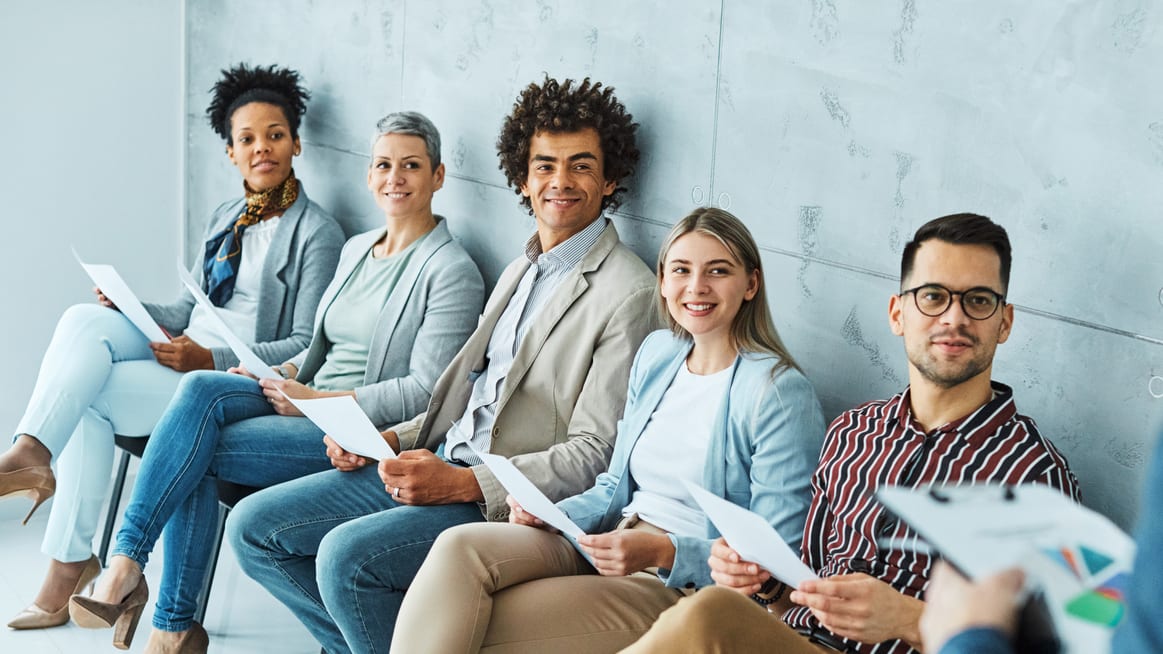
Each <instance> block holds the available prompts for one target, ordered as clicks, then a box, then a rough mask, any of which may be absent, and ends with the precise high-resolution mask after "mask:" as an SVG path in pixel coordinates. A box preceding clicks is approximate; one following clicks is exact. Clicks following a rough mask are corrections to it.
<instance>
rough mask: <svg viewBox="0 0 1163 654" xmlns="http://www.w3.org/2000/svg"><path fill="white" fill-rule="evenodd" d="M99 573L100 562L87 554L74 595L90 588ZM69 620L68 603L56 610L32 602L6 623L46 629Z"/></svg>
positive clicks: (19, 626)
mask: <svg viewBox="0 0 1163 654" xmlns="http://www.w3.org/2000/svg"><path fill="white" fill-rule="evenodd" d="M99 574H101V562H100V561H98V560H97V556H96V555H91V556H89V560H88V561H86V562H85V568H84V569H83V570H81V576H80V577H79V578H78V579H77V587H76V588H74V589H73V594H74V595H80V594H81V593H83V592H85V590H86V589H91V588H92V586H93V581H94V580H95V579H97V575H99ZM68 621H69V603H68V602H65V605H64V606H62V607H61V608H60V609H58V610H56V611H45V610H44V609H42V608H40V607H39V606H37V605H36V604H32V605H31V606H29V607H28V608H27V609H24V610H23V611H21V612H20V613H18V614H16V617H15V618H12V621H11V622H9V623H8V628H9V629H48V628H49V627H59V626H61V625H63V624H66V623H68Z"/></svg>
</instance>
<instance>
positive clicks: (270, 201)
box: [202, 169, 299, 307]
mask: <svg viewBox="0 0 1163 654" xmlns="http://www.w3.org/2000/svg"><path fill="white" fill-rule="evenodd" d="M242 187H243V189H244V190H245V191H246V211H244V212H243V213H242V215H241V216H239V217H238V220H236V221H235V222H234V224H233V225H231V226H230V227H227V228H225V229H223V230H222V231H220V232H218V233H217V234H215V235H214V236H213V237H211V238H210V240H209V241H207V242H206V256H205V257H204V258H203V260H202V272H203V278H204V279H205V280H206V286H207V289H208V291H207V293H206V294H207V295H209V296H210V300H211V301H212V302H213V303H214V306H217V307H221V306H225V305H226V302H227V301H229V300H230V298H231V296H233V295H234V280H235V278H236V277H238V264H239V262H241V261H242V233H243V232H245V231H246V228H247V227H250V226H251V225H254V224H255V223H258V222H259V221H261V220H262V219H263V218H266V217H267V216H271V215H274V214H277V213H282V212H284V211H286V210H287V207H289V206H291V205H292V204H294V203H295V200H297V199H298V198H299V181H298V180H297V179H295V171H294V169H292V170H291V174H290V175H288V176H287V178H286V179H285V180H283V182H282V183H281V184H279V185H277V186H274V187H272V188H269V189H267V190H265V191H254V190H252V189H251V188H250V186H249V185H248V184H247V183H246V182H245V181H243V182H242Z"/></svg>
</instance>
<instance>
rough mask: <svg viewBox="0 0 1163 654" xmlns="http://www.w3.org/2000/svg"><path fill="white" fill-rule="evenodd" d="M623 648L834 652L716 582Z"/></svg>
mask: <svg viewBox="0 0 1163 654" xmlns="http://www.w3.org/2000/svg"><path fill="white" fill-rule="evenodd" d="M622 652H623V654H648V653H654V652H657V653H659V654H675V653H676V652H691V653H692V654H694V653H698V654H726V653H727V652H746V653H750V652H771V653H772V654H821V652H832V650H829V649H826V648H824V647H821V646H819V645H816V644H814V643H812V642H809V641H808V639H807V638H805V637H803V636H801V635H800V634H799V633H797V632H796V631H795V630H794V629H792V628H791V627H789V626H787V625H786V624H784V622H783V620H780V619H779V616H777V615H774V614H772V613H768V612H767V609H765V608H763V607H762V606H760V605H759V604H757V603H755V602H754V601H752V600H751V598H749V597H746V596H744V595H741V594H739V593H737V592H735V591H733V590H728V589H726V588H719V587H715V586H712V587H710V588H704V589H702V590H700V591H699V592H698V593H696V594H695V595H694V596H693V597H689V598H687V599H684V600H683V601H681V602H679V603H678V604H675V605H674V607H673V608H670V609H667V610H666V611H665V612H664V613H663V614H662V615H661V616H659V618H658V620H657V621H656V622H655V623H654V626H653V627H652V628H651V629H650V631H649V632H648V633H647V634H646V635H645V636H643V637H642V638H641V639H640V640H639V641H638V642H636V643H634V644H633V645H631V646H630V647H627V648H626V649H624V650H622ZM833 654H834V653H833Z"/></svg>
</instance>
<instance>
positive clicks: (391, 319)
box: [364, 219, 452, 382]
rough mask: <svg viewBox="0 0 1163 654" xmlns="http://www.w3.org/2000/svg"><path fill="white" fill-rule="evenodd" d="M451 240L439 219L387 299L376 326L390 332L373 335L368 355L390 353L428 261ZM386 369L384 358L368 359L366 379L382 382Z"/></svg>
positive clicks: (446, 228) (442, 221) (376, 332)
mask: <svg viewBox="0 0 1163 654" xmlns="http://www.w3.org/2000/svg"><path fill="white" fill-rule="evenodd" d="M451 240H452V236H451V235H450V234H449V233H448V224H447V223H445V222H444V220H443V219H440V222H439V223H438V224H437V225H436V227H435V228H433V230H432V233H430V234H429V235H428V237H427V238H425V239H424V241H423V242H422V243H421V244H420V247H419V249H418V250H417V251H416V252H415V253H413V255H412V258H411V260H409V261H408V267H407V268H405V269H404V272H403V274H401V275H400V278H399V280H397V281H396V287H395V288H394V289H392V292H391V293H390V294H389V295H388V301H387V302H385V303H384V306H383V308H382V309H380V315H379V317H378V318H377V321H376V324H377V325H386V326H387V329H376V330H375V331H374V332H372V341H371V344H370V345H369V346H368V351H369V352H386V351H387V349H388V343H389V342H391V339H392V336H393V335H394V334H395V333H396V325H397V324H399V322H400V316H401V315H402V314H403V313H404V308H405V307H406V306H407V305H408V303H409V302H410V301H411V299H412V292H413V290H414V289H415V287H416V281H417V280H419V279H420V273H421V272H423V271H424V268H425V266H426V265H427V264H428V260H429V259H431V258H432V257H433V256H434V255H435V254H436V253H437V252H438V251H439V250H440V248H441V247H443V246H444V245H445V244H446V243H448V242H449V241H451ZM405 289H407V292H404V291H405ZM383 366H384V358H383V357H382V356H378V357H369V359H368V367H367V371H366V372H365V373H364V379H366V380H368V381H369V382H370V381H372V380H376V379H379V378H380V372H381V370H382V369H383Z"/></svg>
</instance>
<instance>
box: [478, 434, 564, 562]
mask: <svg viewBox="0 0 1163 654" xmlns="http://www.w3.org/2000/svg"><path fill="white" fill-rule="evenodd" d="M469 447H470V448H472V446H471V445H470V446H469ZM472 451H473V452H476V454H477V456H479V457H480V458H481V461H484V463H485V465H486V466H488V468H489V471H490V472H492V473H493V475H495V476H496V478H497V481H499V482H501V485H502V486H504V487H505V490H507V491H509V494H510V495H512V496H513V499H515V500H517V503H518V504H520V505H521V508H523V509H525V510H526V511H528V512H529V513H531V514H533V515H534V516H536V517H538V518H541V519H542V520H544V521H545V522H546V523H548V524H549V525H550V526H552V527H555V528H557V529H558V530H560V531H561V533H563V534H565V535H567V536H569V537H571V538H573V539H574V540H577V539H578V538H579V537H581V536H584V535H585V533H586V532H584V531H582V530H581V527H579V526H577V525H576V524H574V522H573V520H570V519H569V516H567V515H565V512H564V511H562V510H561V509H559V508H557V505H556V504H554V503H553V502H552V501H551V500H550V499H549V498H548V497H546V496H545V493H542V492H541V489H539V488H537V487H536V486H534V485H533V482H531V481H529V478H528V477H526V476H525V475H524V474H523V473H522V472H521V471H520V470H518V469H517V466H515V465H513V464H512V462H510V461H509V460H508V459H506V458H505V457H503V456H498V455H496V454H489V453H488V452H478V451H477V450H476V448H472Z"/></svg>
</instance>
